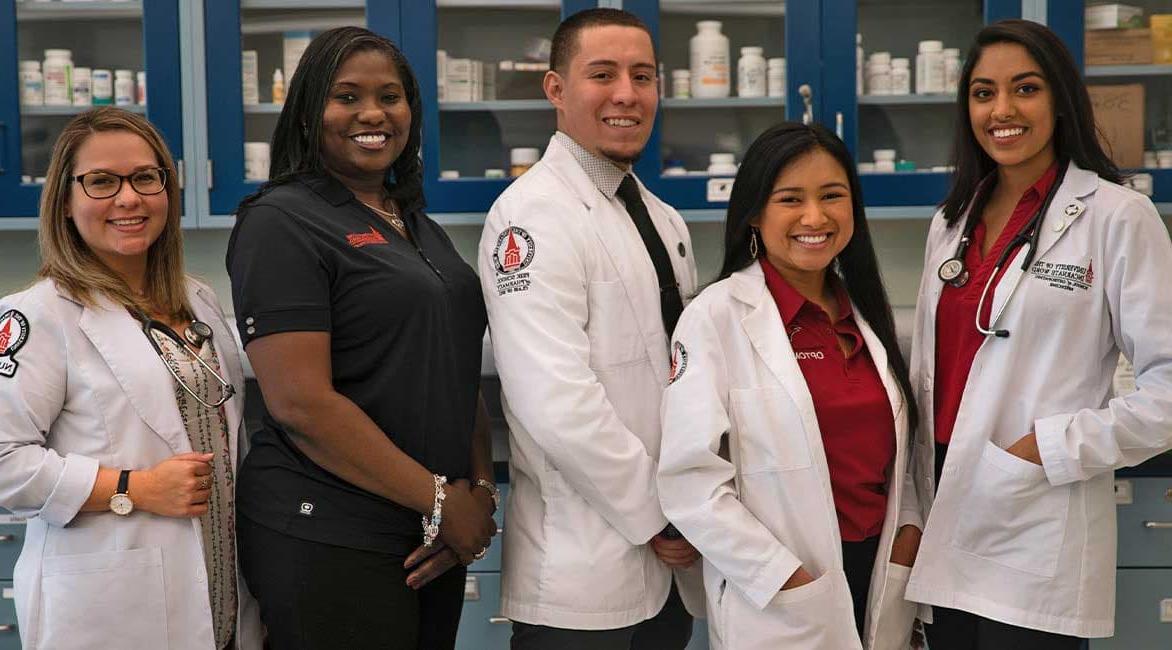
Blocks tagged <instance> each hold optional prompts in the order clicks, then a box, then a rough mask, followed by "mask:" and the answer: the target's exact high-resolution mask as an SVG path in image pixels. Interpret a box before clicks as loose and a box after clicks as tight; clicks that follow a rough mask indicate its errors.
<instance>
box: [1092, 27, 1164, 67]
mask: <svg viewBox="0 0 1172 650" xmlns="http://www.w3.org/2000/svg"><path fill="white" fill-rule="evenodd" d="M1151 62H1152V30H1150V29H1146V28H1145V29H1096V30H1093V31H1088V32H1087V33H1086V64H1087V65H1145V64H1150V63H1151Z"/></svg>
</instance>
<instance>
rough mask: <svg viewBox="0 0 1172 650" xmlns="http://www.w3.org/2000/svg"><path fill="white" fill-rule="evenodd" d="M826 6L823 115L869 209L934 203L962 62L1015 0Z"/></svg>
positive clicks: (892, 0)
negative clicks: (852, 162)
mask: <svg viewBox="0 0 1172 650" xmlns="http://www.w3.org/2000/svg"><path fill="white" fill-rule="evenodd" d="M823 2H824V3H825V4H824V9H823V17H824V34H825V52H826V57H827V69H826V71H825V73H824V74H826V75H827V76H828V77H829V80H828V81H827V84H828V86H829V87H828V89H827V93H828V99H829V101H828V102H827V103H826V105H825V107H824V110H823V113H822V115H821V116H820V119H821V120H822V121H823V123H824V124H827V125H828V126H829V125H832V124H835V123H836V122H837V121H838V120H839V119H841V123H842V125H843V126H842V131H843V135H844V139H845V140H846V142H847V144H848V146H850V147H852V149H853V150H854V152H855V155H856V160H857V162H858V165H859V172H860V174H861V176H862V180H863V192H864V198H865V200H866V203H867V205H868V206H934V205H936V204H937V203H939V202H940V201H941V200H942V199H943V198H944V195H945V193H946V191H947V185H948V179H949V173H950V171H951V169H950V167H949V165H950V162H951V160H950V159H951V155H952V140H953V131H954V128H955V124H956V122H955V120H956V105H957V101H958V100H957V95H958V89H957V79H958V77H959V74H960V70H961V68H962V66H963V63H964V57H965V56H966V54H967V51H968V48H969V46H970V45H971V43H972V39H973V37H974V36H976V34H977V32H978V31H980V30H981V28H982V27H984V26H985V25H986V24H988V23H990V22H993V21H995V20H1000V19H1002V18H1010V17H1020V15H1021V2H1019V1H1018V0H1013V1H1007V0H857V1H856V0H823ZM840 114H841V116H842V117H841V118H839V115H840Z"/></svg>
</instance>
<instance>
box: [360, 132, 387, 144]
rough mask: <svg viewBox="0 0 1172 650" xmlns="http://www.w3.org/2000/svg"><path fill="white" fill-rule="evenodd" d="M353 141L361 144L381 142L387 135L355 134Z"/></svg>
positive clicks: (385, 139) (384, 140)
mask: <svg viewBox="0 0 1172 650" xmlns="http://www.w3.org/2000/svg"><path fill="white" fill-rule="evenodd" d="M354 141H355V142H358V143H361V144H382V143H384V142H386V141H387V136H385V135H383V134H381V133H380V134H377V135H356V136H354Z"/></svg>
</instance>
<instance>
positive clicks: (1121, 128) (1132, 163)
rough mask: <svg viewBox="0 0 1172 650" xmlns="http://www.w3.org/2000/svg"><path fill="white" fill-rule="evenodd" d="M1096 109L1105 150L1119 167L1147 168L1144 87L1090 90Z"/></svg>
mask: <svg viewBox="0 0 1172 650" xmlns="http://www.w3.org/2000/svg"><path fill="white" fill-rule="evenodd" d="M1087 90H1089V91H1090V94H1091V104H1092V105H1093V106H1094V108H1095V125H1096V126H1098V127H1099V134H1100V137H1101V139H1102V141H1103V146H1104V147H1105V148H1106V149H1107V153H1109V154H1110V155H1111V159H1112V160H1114V161H1115V164H1116V165H1119V166H1120V167H1124V168H1136V167H1142V166H1143V157H1144V87H1143V84H1124V85H1112V86H1089V87H1088V88H1087Z"/></svg>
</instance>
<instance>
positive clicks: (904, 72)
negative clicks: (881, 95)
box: [891, 57, 912, 95]
mask: <svg viewBox="0 0 1172 650" xmlns="http://www.w3.org/2000/svg"><path fill="white" fill-rule="evenodd" d="M910 64H911V62H910V61H908V60H907V59H905V58H902V57H899V58H894V59H892V60H891V94H892V95H910V94H911V92H912V71H911V69H910V67H909V66H910Z"/></svg>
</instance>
